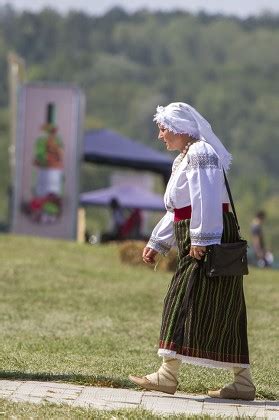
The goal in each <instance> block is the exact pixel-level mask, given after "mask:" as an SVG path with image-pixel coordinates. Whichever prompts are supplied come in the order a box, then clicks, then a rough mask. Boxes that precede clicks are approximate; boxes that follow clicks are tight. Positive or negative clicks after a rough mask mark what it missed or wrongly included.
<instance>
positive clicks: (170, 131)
mask: <svg viewBox="0 0 279 420" xmlns="http://www.w3.org/2000/svg"><path fill="white" fill-rule="evenodd" d="M156 111H157V112H156V114H155V115H154V119H153V121H155V122H156V123H157V124H158V126H159V129H160V131H159V138H160V139H162V140H164V141H165V142H166V145H167V147H168V149H169V150H176V146H177V145H178V144H179V143H177V141H178V140H179V139H180V140H179V141H181V140H182V139H183V138H184V142H185V141H186V144H187V140H186V139H187V138H191V139H192V140H201V141H204V142H206V143H208V144H210V145H211V146H212V147H213V149H214V150H215V152H216V153H217V155H218V156H219V159H220V161H221V164H222V165H223V168H224V169H225V170H226V171H227V170H228V169H229V167H230V164H231V160H232V156H231V154H230V153H229V152H228V150H227V149H226V148H225V147H224V145H223V144H222V142H221V141H220V140H219V139H218V137H217V136H216V134H215V133H214V132H213V130H212V128H211V125H210V124H209V122H208V121H207V120H206V119H205V118H204V117H203V116H202V115H201V114H200V113H199V112H198V111H197V110H196V109H195V108H193V107H192V106H191V105H189V104H186V103H184V102H173V103H171V104H169V105H167V106H165V107H164V106H158V107H157V110H156ZM175 136H177V137H175ZM188 142H189V140H188ZM174 145H175V148H173V147H174ZM178 150H181V149H180V147H179V148H178Z"/></svg>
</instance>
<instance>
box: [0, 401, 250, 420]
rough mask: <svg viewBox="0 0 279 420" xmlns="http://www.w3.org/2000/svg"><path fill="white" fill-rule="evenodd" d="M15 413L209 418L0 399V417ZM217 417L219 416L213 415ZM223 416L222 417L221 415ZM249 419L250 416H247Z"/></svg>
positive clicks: (125, 419)
mask: <svg viewBox="0 0 279 420" xmlns="http://www.w3.org/2000/svg"><path fill="white" fill-rule="evenodd" d="M14 414H16V418H15V417H13V419H16V420H18V419H32V420H33V419H50V418H51V419H54V418H55V419H60V420H62V419H63V420H64V419H80V420H139V419H144V420H162V418H164V419H168V420H172V419H173V420H185V419H188V420H201V419H202V420H210V419H211V418H212V417H211V416H209V415H203V416H202V417H201V416H198V415H192V416H185V414H180V415H179V414H177V415H168V416H164V417H162V415H161V414H153V413H151V412H149V411H146V410H139V409H125V410H113V411H99V410H92V409H85V408H73V407H70V406H67V405H57V404H40V405H36V404H24V403H12V402H9V401H5V400H1V399H0V418H1V419H3V418H6V419H11V418H12V417H10V416H12V415H14ZM215 418H219V417H215ZM220 418H223V419H224V417H221V416H220ZM249 419H250V420H251V417H249Z"/></svg>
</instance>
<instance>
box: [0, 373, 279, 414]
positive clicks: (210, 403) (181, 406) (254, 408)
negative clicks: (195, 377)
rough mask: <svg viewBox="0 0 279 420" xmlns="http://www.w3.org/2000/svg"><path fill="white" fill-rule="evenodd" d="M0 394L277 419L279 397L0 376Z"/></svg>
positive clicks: (24, 398) (22, 399) (78, 403)
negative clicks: (227, 396) (222, 396)
mask: <svg viewBox="0 0 279 420" xmlns="http://www.w3.org/2000/svg"><path fill="white" fill-rule="evenodd" d="M0 398H5V399H8V400H10V401H16V402H30V403H43V402H45V401H49V402H51V403H57V404H62V403H63V404H70V405H72V406H74V407H92V408H96V409H99V410H113V409H120V408H139V407H141V408H144V409H146V410H150V411H153V412H155V413H160V414H163V413H164V414H171V413H176V414H179V413H183V414H200V415H201V414H209V415H212V416H217V415H219V416H220V415H223V416H230V417H233V416H243V415H245V416H256V417H257V418H267V419H279V401H264V400H257V401H251V402H248V401H247V402H244V401H232V400H217V399H213V398H209V397H207V396H205V395H190V394H184V393H179V392H177V393H176V394H175V395H174V396H171V395H167V394H162V393H160V392H149V391H134V390H131V389H116V388H96V387H93V386H82V385H72V384H66V383H60V382H38V381H10V380H9V381H8V380H0Z"/></svg>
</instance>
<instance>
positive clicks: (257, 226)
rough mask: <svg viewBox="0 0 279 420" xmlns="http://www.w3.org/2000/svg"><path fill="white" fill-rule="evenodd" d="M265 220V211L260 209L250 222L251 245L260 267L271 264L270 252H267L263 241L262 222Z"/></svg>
mask: <svg viewBox="0 0 279 420" xmlns="http://www.w3.org/2000/svg"><path fill="white" fill-rule="evenodd" d="M265 220H266V213H265V212H264V211H263V210H260V211H258V212H257V213H256V214H255V217H254V219H253V220H252V223H251V236H252V247H253V251H254V255H255V257H256V260H257V265H258V267H262V268H263V267H268V266H270V265H271V264H272V260H271V254H270V252H267V250H266V246H265V241H264V234H263V224H264V221H265Z"/></svg>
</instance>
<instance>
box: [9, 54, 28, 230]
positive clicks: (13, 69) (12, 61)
mask: <svg viewBox="0 0 279 420" xmlns="http://www.w3.org/2000/svg"><path fill="white" fill-rule="evenodd" d="M8 75H9V111H10V112H9V114H10V146H9V162H10V185H9V190H8V196H9V208H8V224H9V227H10V225H11V214H12V210H13V197H14V194H13V190H14V183H15V165H16V161H15V159H16V153H15V148H16V134H17V95H18V88H19V86H20V84H21V83H23V82H24V81H25V77H26V71H25V61H24V59H23V58H21V57H19V56H18V55H17V54H15V53H14V52H10V53H9V54H8Z"/></svg>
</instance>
